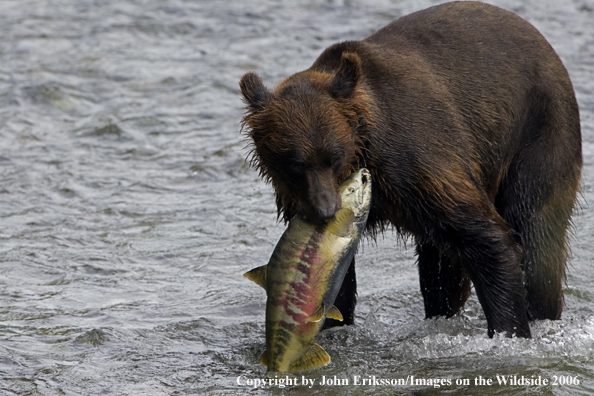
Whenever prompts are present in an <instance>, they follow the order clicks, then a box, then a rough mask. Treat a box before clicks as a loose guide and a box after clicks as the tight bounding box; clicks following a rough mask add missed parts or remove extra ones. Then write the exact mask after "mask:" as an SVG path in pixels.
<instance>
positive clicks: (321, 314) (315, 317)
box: [305, 304, 325, 322]
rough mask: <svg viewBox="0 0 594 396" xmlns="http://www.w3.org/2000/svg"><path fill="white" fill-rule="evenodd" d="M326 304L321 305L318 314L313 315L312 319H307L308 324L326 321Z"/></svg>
mask: <svg viewBox="0 0 594 396" xmlns="http://www.w3.org/2000/svg"><path fill="white" fill-rule="evenodd" d="M324 313H325V312H324V304H322V305H320V306H319V307H318V309H316V312H314V313H313V315H311V317H309V318H307V319H305V320H306V321H307V322H319V321H320V320H322V319H324Z"/></svg>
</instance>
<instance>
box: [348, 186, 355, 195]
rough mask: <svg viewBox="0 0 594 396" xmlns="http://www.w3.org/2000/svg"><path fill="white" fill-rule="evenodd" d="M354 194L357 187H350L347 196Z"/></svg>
mask: <svg viewBox="0 0 594 396" xmlns="http://www.w3.org/2000/svg"><path fill="white" fill-rule="evenodd" d="M354 192H355V187H353V186H350V187H349V188H347V191H346V193H347V195H350V194H352V193H354Z"/></svg>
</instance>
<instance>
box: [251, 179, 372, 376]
mask: <svg viewBox="0 0 594 396" xmlns="http://www.w3.org/2000/svg"><path fill="white" fill-rule="evenodd" d="M340 193H341V199H342V207H341V209H340V210H339V211H338V212H337V213H336V215H335V217H333V218H332V219H330V220H328V221H327V222H325V223H323V224H311V223H308V222H307V221H306V220H304V219H303V218H302V217H301V216H300V215H296V216H295V217H293V218H292V219H291V220H290V221H289V225H288V227H287V229H286V230H285V232H284V233H283V235H282V236H281V238H280V240H279V242H278V244H277V245H276V247H275V249H274V251H273V253H272V256H271V258H270V261H269V262H268V264H267V265H265V266H262V267H257V268H254V269H253V270H251V271H249V272H247V273H246V274H245V276H246V277H247V278H248V279H250V280H252V281H254V282H256V283H257V284H258V285H260V286H262V287H263V288H264V289H265V290H266V294H267V300H266V351H265V352H264V353H263V354H262V357H261V359H260V361H261V362H262V364H263V365H265V366H267V370H268V372H299V371H307V370H311V369H314V368H317V367H321V366H324V365H326V364H328V362H330V356H329V355H328V353H327V352H326V351H325V350H324V349H323V348H322V347H321V346H320V345H318V344H316V343H315V337H316V336H317V334H318V333H319V332H320V330H321V328H322V325H323V323H324V319H325V318H332V319H336V320H340V321H342V319H343V318H342V314H341V313H340V312H339V310H338V309H337V308H336V307H335V306H334V300H335V299H336V296H337V295H338V292H339V290H340V286H341V285H342V281H343V279H344V277H345V275H346V272H347V270H348V268H349V266H350V264H351V261H352V259H353V256H354V254H355V251H356V249H357V245H358V244H359V240H360V239H361V235H362V233H363V229H364V228H365V224H366V222H367V216H368V214H369V208H370V206H371V175H370V174H369V171H368V170H367V169H360V170H358V171H355V172H353V173H352V174H351V176H350V177H349V178H348V179H347V180H345V181H344V182H343V183H342V184H341V185H340Z"/></svg>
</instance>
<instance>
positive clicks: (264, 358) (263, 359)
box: [260, 351, 268, 367]
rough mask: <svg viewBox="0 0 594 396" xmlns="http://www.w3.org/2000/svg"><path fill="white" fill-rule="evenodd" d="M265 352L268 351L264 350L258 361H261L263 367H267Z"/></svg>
mask: <svg viewBox="0 0 594 396" xmlns="http://www.w3.org/2000/svg"><path fill="white" fill-rule="evenodd" d="M266 352H268V351H264V353H263V354H262V356H260V363H262V366H264V367H268V354H267V353H266Z"/></svg>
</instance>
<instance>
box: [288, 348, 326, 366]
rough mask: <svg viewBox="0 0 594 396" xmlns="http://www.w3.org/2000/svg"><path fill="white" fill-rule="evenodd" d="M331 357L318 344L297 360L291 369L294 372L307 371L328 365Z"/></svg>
mask: <svg viewBox="0 0 594 396" xmlns="http://www.w3.org/2000/svg"><path fill="white" fill-rule="evenodd" d="M329 362H330V355H328V352H326V351H325V350H324V348H322V347H321V346H319V345H318V344H313V345H312V346H311V347H310V348H309V349H308V350H307V352H305V353H304V354H303V355H302V356H301V357H300V358H299V359H297V360H296V361H295V362H293V364H291V367H290V368H289V370H290V371H292V372H297V371H307V370H312V369H315V368H318V367H322V366H325V365H327V364H328V363H329Z"/></svg>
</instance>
